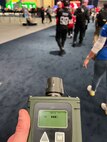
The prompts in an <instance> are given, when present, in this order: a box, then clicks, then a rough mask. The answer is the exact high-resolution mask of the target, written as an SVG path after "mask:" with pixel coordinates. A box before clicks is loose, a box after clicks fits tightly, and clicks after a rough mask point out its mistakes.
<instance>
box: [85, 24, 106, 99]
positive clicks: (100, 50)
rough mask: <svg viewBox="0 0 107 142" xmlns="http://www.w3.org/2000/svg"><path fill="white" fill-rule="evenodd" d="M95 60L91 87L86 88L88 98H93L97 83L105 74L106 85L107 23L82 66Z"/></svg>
mask: <svg viewBox="0 0 107 142" xmlns="http://www.w3.org/2000/svg"><path fill="white" fill-rule="evenodd" d="M92 58H95V63H94V76H93V80H92V85H89V86H88V87H87V91H88V92H89V94H90V96H95V93H96V91H97V88H98V86H99V83H100V81H101V79H102V77H103V75H104V73H106V83H107V23H106V24H105V25H104V26H103V28H102V30H101V32H100V35H99V38H98V40H97V41H96V42H95V44H94V45H93V48H92V49H91V51H90V52H89V54H88V56H87V57H86V59H85V60H84V63H83V66H84V67H85V68H87V66H88V64H89V61H90V59H92Z"/></svg>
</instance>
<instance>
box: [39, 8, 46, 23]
mask: <svg viewBox="0 0 107 142" xmlns="http://www.w3.org/2000/svg"><path fill="white" fill-rule="evenodd" d="M40 16H41V19H42V24H44V20H45V9H44V7H43V6H42V7H41V9H40Z"/></svg>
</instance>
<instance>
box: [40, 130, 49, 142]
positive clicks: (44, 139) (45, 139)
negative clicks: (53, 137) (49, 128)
mask: <svg viewBox="0 0 107 142" xmlns="http://www.w3.org/2000/svg"><path fill="white" fill-rule="evenodd" d="M40 142H49V138H48V135H47V133H46V132H44V133H43V135H42V137H41V139H40Z"/></svg>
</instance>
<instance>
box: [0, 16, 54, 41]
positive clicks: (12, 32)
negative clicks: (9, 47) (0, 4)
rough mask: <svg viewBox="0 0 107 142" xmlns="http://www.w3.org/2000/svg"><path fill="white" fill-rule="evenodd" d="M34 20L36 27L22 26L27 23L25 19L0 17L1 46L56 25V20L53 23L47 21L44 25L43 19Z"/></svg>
mask: <svg viewBox="0 0 107 142" xmlns="http://www.w3.org/2000/svg"><path fill="white" fill-rule="evenodd" d="M33 19H34V21H35V22H36V23H37V25H36V26H22V23H23V22H25V21H26V20H25V18H23V17H9V16H0V44H2V43H5V42H7V41H10V40H13V39H16V38H18V37H22V36H25V35H28V34H31V33H33V32H36V31H40V30H42V29H45V28H48V27H51V26H53V25H55V19H54V18H53V20H52V23H49V22H48V19H45V22H44V24H42V23H41V18H38V17H37V18H33Z"/></svg>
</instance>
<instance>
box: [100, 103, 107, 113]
mask: <svg viewBox="0 0 107 142" xmlns="http://www.w3.org/2000/svg"><path fill="white" fill-rule="evenodd" d="M101 108H102V109H103V110H104V111H105V114H106V115H107V104H106V103H101Z"/></svg>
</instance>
